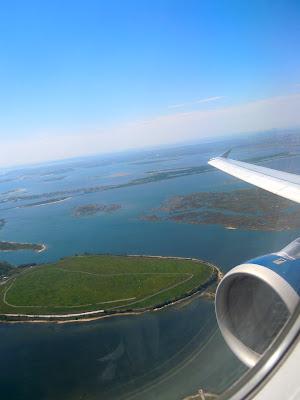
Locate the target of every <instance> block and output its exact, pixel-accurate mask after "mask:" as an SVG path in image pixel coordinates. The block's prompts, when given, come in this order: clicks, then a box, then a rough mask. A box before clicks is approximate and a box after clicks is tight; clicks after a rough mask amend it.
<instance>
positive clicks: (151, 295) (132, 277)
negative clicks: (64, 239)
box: [0, 255, 221, 321]
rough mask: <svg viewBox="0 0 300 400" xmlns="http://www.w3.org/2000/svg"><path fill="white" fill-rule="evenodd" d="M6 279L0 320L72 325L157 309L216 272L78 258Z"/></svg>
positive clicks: (161, 262)
mask: <svg viewBox="0 0 300 400" xmlns="http://www.w3.org/2000/svg"><path fill="white" fill-rule="evenodd" d="M16 270H18V268H16ZM6 278H7V279H6V280H4V281H2V284H1V285H0V320H2V321H70V320H71V321H74V320H78V319H91V318H99V317H103V316H107V315H111V314H120V313H130V312H133V313H139V312H144V311H148V310H154V309H158V308H161V307H163V306H166V305H168V304H171V303H173V302H175V301H179V300H181V299H183V298H185V297H188V296H191V295H193V294H195V293H197V292H203V291H204V290H205V289H207V288H208V287H210V286H211V285H213V284H215V283H216V282H218V280H219V279H220V278H221V273H220V271H219V270H218V269H217V267H215V266H213V265H212V264H210V263H207V262H204V261H201V260H197V259H188V258H177V257H158V256H157V257H155V256H139V255H131V256H113V255H82V256H73V257H67V258H63V259H61V260H59V261H58V262H56V263H53V264H47V265H34V266H28V267H27V268H26V267H25V268H22V270H21V271H20V272H19V271H16V273H15V274H11V273H10V275H9V277H6Z"/></svg>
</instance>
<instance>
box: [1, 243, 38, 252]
mask: <svg viewBox="0 0 300 400" xmlns="http://www.w3.org/2000/svg"><path fill="white" fill-rule="evenodd" d="M16 250H33V251H36V252H38V253H40V252H42V251H44V250H46V246H45V245H44V244H39V243H18V242H2V241H0V251H16Z"/></svg>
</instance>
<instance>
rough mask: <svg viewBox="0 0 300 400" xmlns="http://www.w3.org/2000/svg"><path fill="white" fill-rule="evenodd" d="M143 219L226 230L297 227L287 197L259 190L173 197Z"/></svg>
mask: <svg viewBox="0 0 300 400" xmlns="http://www.w3.org/2000/svg"><path fill="white" fill-rule="evenodd" d="M141 219H143V220H147V221H153V222H157V221H162V220H169V221H173V222H177V223H186V224H219V225H223V226H224V227H225V228H227V229H243V230H261V231H283V230H289V229H299V228H300V214H299V211H298V209H297V206H295V204H294V203H293V202H291V201H290V200H286V199H282V198H279V197H278V196H275V195H273V194H271V193H269V192H266V191H264V190H261V189H256V188H251V189H239V190H233V191H229V192H199V193H191V194H189V195H184V196H174V197H172V198H170V199H168V200H167V201H166V202H164V203H163V204H162V205H161V206H160V207H159V208H158V209H156V213H155V214H153V213H152V214H149V215H143V216H141Z"/></svg>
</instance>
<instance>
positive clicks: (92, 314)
mask: <svg viewBox="0 0 300 400" xmlns="http://www.w3.org/2000/svg"><path fill="white" fill-rule="evenodd" d="M42 251H43V250H42ZM127 257H147V258H163V259H176V260H190V261H194V262H197V263H200V264H205V265H208V266H209V267H211V268H212V274H211V276H210V278H209V279H208V280H207V281H206V282H204V283H203V284H202V285H200V286H199V287H198V288H196V289H194V290H192V291H190V292H189V293H187V294H186V295H184V296H182V297H181V298H179V299H176V300H174V301H170V302H167V303H165V304H163V305H156V306H154V307H146V308H142V309H136V310H133V311H126V310H124V311H116V312H114V311H105V310H102V309H100V310H95V311H85V312H81V313H72V314H36V315H34V314H16V313H5V314H0V323H9V324H11V323H56V324H66V323H75V322H91V321H96V320H99V319H104V318H110V317H117V316H128V315H140V314H144V313H146V312H156V311H160V310H162V309H164V308H167V307H172V306H174V305H178V304H180V303H183V302H184V301H189V300H191V299H192V298H194V297H197V296H200V297H203V298H204V299H207V300H209V301H210V300H213V299H214V297H213V295H212V294H211V292H209V294H208V296H205V292H206V291H207V289H209V288H210V287H211V286H212V285H213V284H218V283H219V282H220V280H221V279H222V278H223V272H222V271H221V269H220V268H219V267H218V266H216V265H214V264H212V263H210V262H207V261H204V260H201V259H199V258H192V257H173V256H153V255H145V254H142V255H140V254H130V255H127ZM6 282H7V281H6ZM74 317H75V318H74Z"/></svg>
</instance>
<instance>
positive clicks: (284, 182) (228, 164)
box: [208, 152, 300, 203]
mask: <svg viewBox="0 0 300 400" xmlns="http://www.w3.org/2000/svg"><path fill="white" fill-rule="evenodd" d="M228 154H229V152H226V153H225V154H224V155H223V156H220V157H216V158H212V159H211V160H209V161H208V164H210V165H212V166H214V167H216V168H218V169H220V170H221V171H224V172H226V173H227V174H229V175H232V176H235V177H236V178H239V179H241V180H243V181H245V182H248V183H251V184H252V185H255V186H258V187H260V188H262V189H265V190H267V191H269V192H272V193H274V194H277V195H278V196H281V197H285V198H286V199H289V200H292V201H295V202H296V203H300V175H295V174H290V173H288V172H282V171H277V170H275V169H271V168H266V167H260V166H258V165H253V164H248V163H245V162H242V161H236V160H231V159H229V158H227V156H228Z"/></svg>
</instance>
